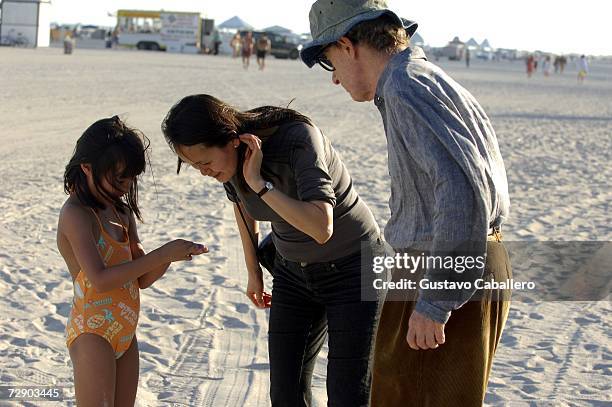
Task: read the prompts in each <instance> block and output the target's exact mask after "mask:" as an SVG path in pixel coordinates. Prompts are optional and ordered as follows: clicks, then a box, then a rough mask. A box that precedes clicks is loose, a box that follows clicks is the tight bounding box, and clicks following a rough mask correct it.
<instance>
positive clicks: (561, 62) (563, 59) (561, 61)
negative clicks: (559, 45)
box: [559, 55, 567, 74]
mask: <svg viewBox="0 0 612 407" xmlns="http://www.w3.org/2000/svg"><path fill="white" fill-rule="evenodd" d="M566 64H567V58H566V57H565V55H561V57H560V58H559V70H560V71H561V74H563V70H565V65H566Z"/></svg>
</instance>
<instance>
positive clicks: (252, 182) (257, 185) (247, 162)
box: [239, 134, 265, 192]
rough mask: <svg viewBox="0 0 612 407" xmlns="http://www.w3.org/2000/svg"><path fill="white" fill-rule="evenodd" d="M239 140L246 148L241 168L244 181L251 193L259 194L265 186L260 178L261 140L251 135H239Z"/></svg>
mask: <svg viewBox="0 0 612 407" xmlns="http://www.w3.org/2000/svg"><path fill="white" fill-rule="evenodd" d="M239 138H240V141H241V142H243V143H244V144H246V145H247V147H248V149H247V151H246V154H245V156H244V165H243V166H242V174H243V175H244V180H245V181H246V183H247V184H248V185H249V187H250V188H251V189H252V190H253V191H255V192H259V191H261V190H262V189H263V187H264V186H265V181H264V179H263V178H262V177H261V161H262V159H263V153H262V152H261V139H260V138H259V137H257V136H255V135H253V134H241V135H240V136H239Z"/></svg>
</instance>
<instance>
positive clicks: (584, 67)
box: [578, 55, 589, 84]
mask: <svg viewBox="0 0 612 407" xmlns="http://www.w3.org/2000/svg"><path fill="white" fill-rule="evenodd" d="M588 73H589V63H588V62H587V59H586V56H584V55H582V56H581V57H580V59H579V60H578V83H580V84H582V83H584V78H586V76H587V74H588Z"/></svg>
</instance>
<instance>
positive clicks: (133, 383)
mask: <svg viewBox="0 0 612 407" xmlns="http://www.w3.org/2000/svg"><path fill="white" fill-rule="evenodd" d="M138 373H139V364H138V341H137V340H136V335H134V339H132V343H131V344H130V347H129V348H128V350H126V351H125V353H124V354H123V355H122V356H121V357H120V358H119V359H118V360H117V374H116V378H117V380H116V382H115V407H132V406H134V403H135V402H136V391H137V390H138Z"/></svg>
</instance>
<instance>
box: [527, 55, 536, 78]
mask: <svg viewBox="0 0 612 407" xmlns="http://www.w3.org/2000/svg"><path fill="white" fill-rule="evenodd" d="M525 63H526V65H527V77H528V78H531V75H533V71H535V58H534V57H533V55H529V56H528V57H527V61H525Z"/></svg>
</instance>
